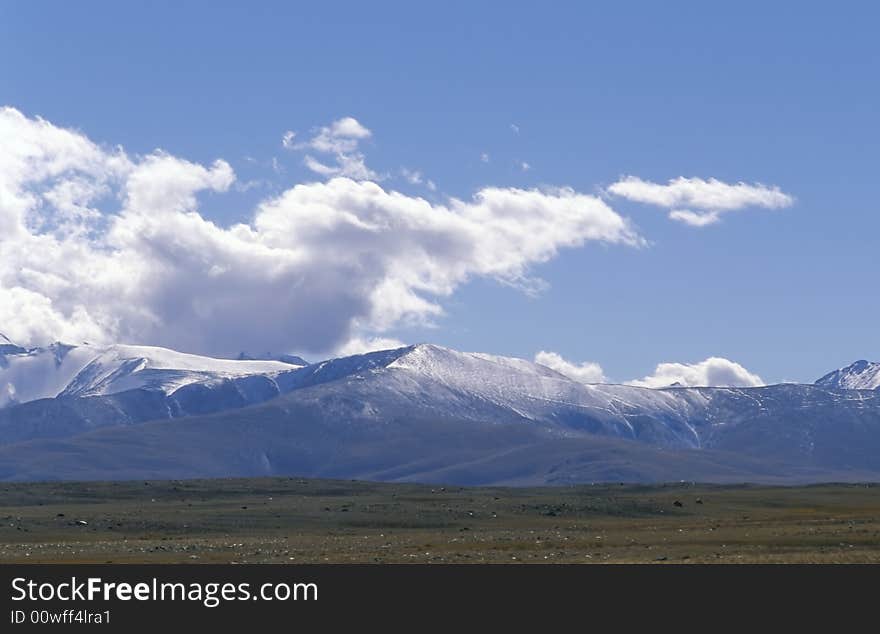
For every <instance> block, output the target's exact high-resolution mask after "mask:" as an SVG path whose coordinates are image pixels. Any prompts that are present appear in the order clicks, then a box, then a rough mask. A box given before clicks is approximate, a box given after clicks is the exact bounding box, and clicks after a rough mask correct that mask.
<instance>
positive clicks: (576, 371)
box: [535, 350, 605, 383]
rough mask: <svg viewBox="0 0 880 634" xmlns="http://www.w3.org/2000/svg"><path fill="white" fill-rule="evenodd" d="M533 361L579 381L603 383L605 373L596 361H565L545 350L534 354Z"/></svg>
mask: <svg viewBox="0 0 880 634" xmlns="http://www.w3.org/2000/svg"><path fill="white" fill-rule="evenodd" d="M535 363H540V364H541V365H544V366H547V367H548V368H550V369H551V370H556V371H557V372H559V374H563V375H565V376H567V377H568V378H570V379H572V380H574V381H577V382H579V383H604V382H605V373H604V372H603V371H602V366H600V365H599V364H598V363H592V362H589V361H588V362H585V363H572V362H570V361H566V360H565V359H563V358H562V357H561V356H560V355H559V354H557V353H555V352H546V351H544V350H541V351H540V352H539V353H538V354H536V355H535Z"/></svg>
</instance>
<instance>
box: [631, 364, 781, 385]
mask: <svg viewBox="0 0 880 634" xmlns="http://www.w3.org/2000/svg"><path fill="white" fill-rule="evenodd" d="M673 384H679V385H682V386H686V387H756V386H759V385H764V381H763V379H761V377H760V376H758V375H757V374H753V373H751V372H749V371H748V370H746V369H745V368H744V367H743V366H741V365H740V364H739V363H735V362H733V361H730V360H728V359H724V358H722V357H709V358H708V359H706V360H705V361H700V362H699V363H661V364H659V365H658V366H657V368H656V369H655V370H654V373H653V374H651V375H649V376H646V377H645V378H643V379H639V380H636V381H630V382H629V385H637V386H640V387H666V386H669V385H673Z"/></svg>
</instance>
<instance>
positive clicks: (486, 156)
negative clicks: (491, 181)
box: [480, 152, 489, 163]
mask: <svg viewBox="0 0 880 634" xmlns="http://www.w3.org/2000/svg"><path fill="white" fill-rule="evenodd" d="M480 161H481V162H483V163H488V162H489V154H488V153H486V152H483V153H482V154H480Z"/></svg>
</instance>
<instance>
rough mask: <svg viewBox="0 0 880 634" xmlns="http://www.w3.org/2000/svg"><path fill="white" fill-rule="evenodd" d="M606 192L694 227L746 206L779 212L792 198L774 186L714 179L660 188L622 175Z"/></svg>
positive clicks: (690, 180) (679, 180)
mask: <svg viewBox="0 0 880 634" xmlns="http://www.w3.org/2000/svg"><path fill="white" fill-rule="evenodd" d="M607 191H608V192H609V193H611V194H613V195H615V196H620V197H623V198H626V199H628V200H633V201H636V202H640V203H647V204H650V205H656V206H658V207H665V208H666V209H669V210H670V213H669V217H670V218H671V219H673V220H677V221H679V222H684V223H686V224H689V225H691V226H695V227H703V226H706V225H710V224H714V223H716V222H718V221H719V220H720V219H721V215H722V214H723V213H727V212H730V211H736V210H739V209H744V208H747V207H761V208H764V209H781V208H783V207H789V206H791V205H792V204H793V203H794V198H792V197H791V196H790V195H789V194H786V193H784V192H783V191H781V190H780V189H779V187H776V186H773V187H767V186H765V185H761V184H760V183H756V184H748V183H736V184H729V183H724V182H722V181H720V180H717V179H714V178H710V179H708V180H704V179H702V178H685V177H679V178H675V179H672V180H670V181H669V183H667V184H666V185H661V184H658V183H652V182H650V181H643V180H642V179H640V178H638V177H635V176H626V177H624V178H622V179H621V180H619V181H617V182H616V183H613V184H612V185H610V186H609V187H608V188H607ZM695 210H696V211H695Z"/></svg>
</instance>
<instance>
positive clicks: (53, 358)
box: [0, 337, 297, 407]
mask: <svg viewBox="0 0 880 634" xmlns="http://www.w3.org/2000/svg"><path fill="white" fill-rule="evenodd" d="M0 344H3V345H2V346H0V407H4V406H8V405H11V404H16V403H26V402H29V401H35V400H38V399H44V398H54V397H56V396H61V397H88V396H104V395H110V394H118V393H121V392H126V391H129V390H135V389H143V390H151V391H159V392H162V393H164V394H166V395H169V394H171V393H173V392H175V391H176V390H179V389H180V388H182V387H184V386H187V385H192V384H215V383H218V382H222V381H224V380H229V379H235V378H241V377H245V376H253V375H261V376H268V377H272V376H274V375H276V374H278V373H282V372H289V371H290V370H291V369H293V368H295V367H297V366H292V365H291V364H289V363H284V362H282V361H257V360H228V359H212V358H209V357H201V356H197V355H192V354H184V353H181V352H176V351H173V350H168V349H165V348H156V347H150V346H126V345H114V346H107V347H97V346H90V345H82V346H69V345H65V344H62V343H55V344H52V345H51V346H48V347H46V348H33V349H30V350H25V349H24V348H22V347H20V346H15V345H14V344H12V342H10V341H9V340H8V339H6V338H5V337H4V338H3V339H2V340H0Z"/></svg>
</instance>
